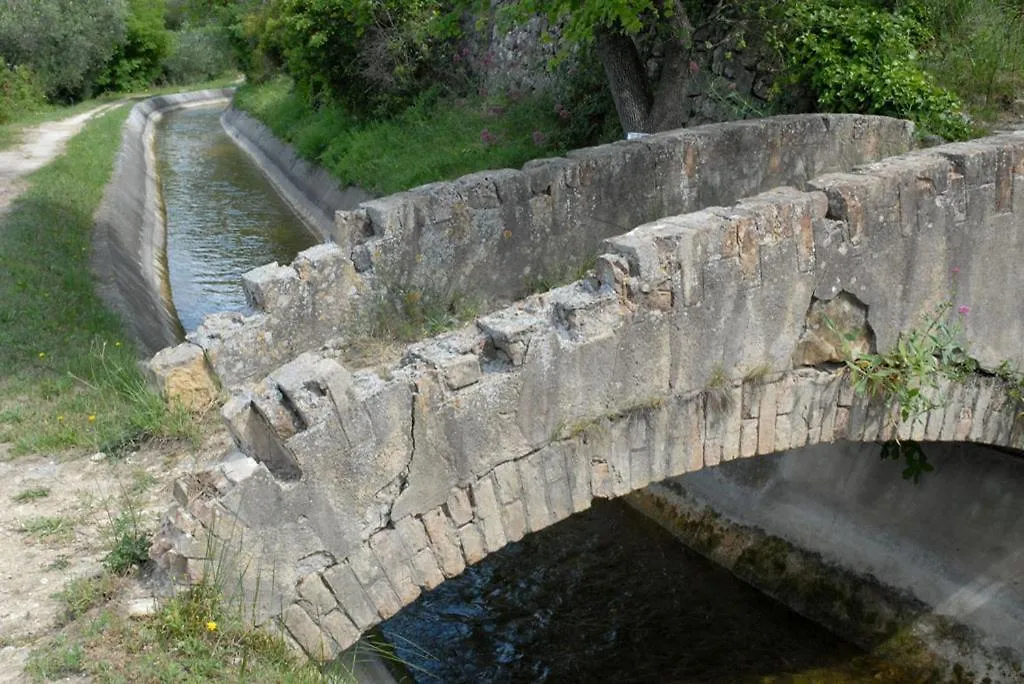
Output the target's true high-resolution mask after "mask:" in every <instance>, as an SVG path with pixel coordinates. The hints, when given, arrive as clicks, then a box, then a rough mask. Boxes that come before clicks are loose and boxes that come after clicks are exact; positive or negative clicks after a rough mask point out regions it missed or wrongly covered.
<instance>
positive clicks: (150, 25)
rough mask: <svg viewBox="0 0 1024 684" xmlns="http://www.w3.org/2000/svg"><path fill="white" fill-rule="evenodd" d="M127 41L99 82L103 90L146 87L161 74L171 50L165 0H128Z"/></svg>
mask: <svg viewBox="0 0 1024 684" xmlns="http://www.w3.org/2000/svg"><path fill="white" fill-rule="evenodd" d="M127 3H128V14H127V16H126V17H125V35H124V39H123V40H122V41H121V42H120V43H118V44H117V47H116V48H115V50H114V54H113V55H112V56H111V58H110V60H109V61H108V62H107V65H106V68H105V69H104V70H103V73H101V74H100V75H99V77H98V78H97V80H96V85H97V86H98V87H99V88H100V89H101V90H113V91H126V90H138V89H140V88H145V87H146V86H147V85H149V84H150V83H153V82H154V81H155V80H156V79H157V77H158V76H159V75H160V71H161V65H162V63H163V61H164V59H165V58H166V57H167V55H168V54H169V53H170V49H171V34H170V32H169V31H168V30H167V28H166V27H165V26H164V15H165V13H166V11H167V7H166V5H165V4H164V0H127Z"/></svg>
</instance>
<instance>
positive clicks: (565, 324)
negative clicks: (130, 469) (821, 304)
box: [154, 136, 1024, 657]
mask: <svg viewBox="0 0 1024 684" xmlns="http://www.w3.org/2000/svg"><path fill="white" fill-rule="evenodd" d="M807 185H808V188H809V189H808V190H806V191H801V190H797V189H794V188H785V187H783V188H777V189H774V190H771V191H769V192H765V193H762V194H759V195H756V196H754V197H751V198H748V199H745V200H742V201H740V202H738V203H736V204H733V205H730V206H723V207H711V208H707V209H703V210H701V211H697V212H693V213H689V214H683V215H677V216H670V217H666V218H661V219H658V220H655V221H652V222H649V223H645V224H643V225H640V226H639V227H637V228H635V229H633V230H631V231H629V232H627V233H624V234H622V235H618V236H614V237H611V238H609V239H607V240H606V241H605V242H604V243H603V254H602V256H601V257H599V258H598V261H597V266H596V269H595V274H594V275H593V277H589V278H587V279H584V280H582V281H578V282H575V283H572V284H571V285H568V286H565V287H561V288H558V289H556V290H553V291H551V292H549V293H545V294H543V295H535V296H532V297H529V298H526V299H524V300H522V301H520V302H518V303H516V304H515V305H514V306H511V307H509V308H506V309H503V310H501V311H498V312H496V313H493V314H491V315H488V316H485V317H482V318H480V319H479V320H477V321H476V322H475V323H474V324H473V325H470V326H467V327H466V328H464V329H462V330H459V331H456V332H454V333H450V334H447V335H444V336H441V337H438V338H435V339H432V340H428V341H425V342H421V343H418V344H415V345H412V346H410V347H409V348H408V350H407V353H406V356H405V358H404V360H403V361H402V362H401V363H399V364H397V365H395V366H394V367H392V368H390V369H389V370H387V371H386V372H384V371H373V372H371V371H357V372H350V371H349V370H348V369H345V368H344V367H343V366H342V365H341V364H340V363H338V361H337V359H336V358H334V357H332V353H331V352H329V351H325V352H320V353H309V354H304V355H301V356H300V357H298V358H297V359H296V360H294V361H292V362H290V363H288V364H285V365H284V366H281V367H280V368H278V369H277V370H275V371H273V372H272V373H270V375H269V376H267V377H266V378H265V379H264V380H263V381H261V382H260V383H258V384H256V385H255V386H253V387H252V388H250V389H249V390H246V391H244V392H241V393H239V394H238V395H236V396H235V398H234V399H232V400H231V402H229V403H228V404H227V405H226V406H225V409H224V415H225V418H226V420H227V421H228V424H229V427H230V429H231V431H232V434H233V435H234V437H235V440H236V442H237V444H238V446H239V449H240V452H239V454H238V455H237V456H236V457H235V458H234V459H233V460H231V461H230V462H229V463H227V464H225V465H224V466H222V467H220V468H218V469H215V470H214V471H211V472H210V473H207V474H205V475H204V476H202V477H200V478H198V480H197V481H196V482H193V483H192V484H187V483H186V484H185V485H183V486H182V487H180V488H179V492H178V505H177V506H176V507H175V508H174V509H173V510H172V512H171V514H170V516H169V519H168V524H167V526H166V528H165V531H164V533H163V534H162V536H161V538H160V539H158V541H157V543H156V546H155V548H154V553H155V554H156V555H157V556H159V557H160V558H162V560H163V562H164V563H165V564H166V565H168V566H169V567H172V568H173V569H175V570H176V571H177V572H179V573H182V574H184V575H188V576H193V577H194V576H196V575H198V574H200V573H201V572H202V569H203V567H204V563H205V562H206V561H205V560H204V559H205V558H206V557H207V556H208V553H209V549H210V548H211V545H209V544H207V543H205V541H204V539H205V538H206V535H207V534H208V533H210V532H211V531H213V532H214V533H215V534H216V535H219V538H221V539H222V540H228V541H225V542H224V543H223V544H222V545H221V546H220V547H218V548H221V549H222V551H221V557H224V558H227V559H229V560H231V559H233V560H234V562H237V564H238V567H240V568H244V567H248V568H250V569H251V570H252V571H253V572H255V571H256V570H257V569H259V568H261V567H263V568H264V569H265V568H266V567H268V565H272V566H273V568H274V572H273V584H274V586H273V587H272V590H270V589H271V588H270V587H268V586H267V584H266V583H267V577H269V576H270V573H269V571H266V572H263V573H262V575H261V577H262V578H263V584H264V586H263V587H262V589H261V592H262V593H261V594H260V595H261V596H262V597H264V599H266V600H265V602H264V604H263V605H262V606H261V607H262V609H263V611H264V613H263V614H264V615H266V616H280V618H281V624H282V625H283V627H284V629H285V631H286V634H287V635H289V638H292V639H294V640H295V641H296V642H297V643H298V645H299V646H301V647H302V648H303V649H305V651H306V652H307V653H309V654H310V655H311V656H314V657H329V656H330V655H332V654H333V653H336V652H337V651H338V650H339V649H342V648H345V647H346V646H348V645H349V644H351V643H352V641H353V640H354V639H355V638H356V637H357V636H358V635H359V634H360V633H361V632H362V631H364V630H365V629H367V628H368V627H369V626H371V625H372V624H375V623H376V622H378V621H379V620H382V619H386V618H387V617H389V616H390V615H392V614H394V612H396V611H397V610H398V609H400V608H401V606H403V605H406V604H407V603H409V602H410V601H412V600H415V598H416V597H417V596H418V595H419V594H420V593H421V591H422V590H424V589H429V588H431V587H433V586H436V584H437V583H439V582H440V581H442V580H443V579H444V578H445V577H450V576H453V575H455V574H458V573H459V572H461V570H462V569H463V568H464V567H465V565H466V564H471V563H475V562H477V561H479V560H480V559H481V558H483V557H484V556H485V555H486V554H487V553H490V552H493V551H494V550H496V549H498V548H500V547H501V546H503V545H504V544H506V543H507V542H508V541H514V540H516V539H519V538H521V537H522V535H524V534H526V533H528V532H529V531H534V530H537V529H541V528H542V527H544V526H546V525H549V524H552V523H553V522H556V521H557V520H559V519H562V518H564V517H566V516H567V515H570V514H571V513H572V512H574V511H577V510H580V509H581V508H585V507H586V506H588V505H589V502H590V501H591V499H592V498H594V497H616V496H621V495H623V494H626V493H628V492H630V491H634V490H636V489H639V488H642V487H645V486H647V485H648V484H649V483H651V482H657V481H659V480H661V479H664V478H665V477H669V476H672V475H678V474H681V473H685V472H689V471H693V470H697V469H701V468H706V467H714V466H716V465H718V464H719V463H721V462H722V461H728V460H732V459H735V458H741V457H751V456H755V455H759V454H768V453H772V452H775V451H780V450H785V449H790V448H797V447H801V446H804V445H807V444H816V443H830V442H834V441H839V440H848V441H854V442H859V441H876V440H888V439H892V438H893V437H895V436H899V437H900V438H901V439H913V440H919V441H974V442H979V443H985V444H992V445H998V446H1003V447H1014V448H1020V447H1022V446H1024V441H1022V440H1024V429H1022V425H1021V423H1020V421H1019V420H1018V413H1019V409H1018V406H1017V405H1016V404H1015V403H1013V402H1012V401H1011V399H1010V398H1009V397H1008V396H1007V393H1006V391H1005V388H1004V387H1003V385H1002V382H1001V381H1000V380H999V379H998V378H996V377H993V376H978V377H976V378H973V379H971V380H970V381H968V382H964V383H959V384H955V385H947V386H944V387H943V388H941V390H940V392H939V393H938V397H941V398H943V399H944V401H943V402H942V407H941V408H939V409H936V410H933V411H931V412H929V413H928V414H927V415H926V416H924V417H923V418H922V419H920V420H917V421H914V422H912V423H909V424H899V423H898V421H896V420H895V418H896V415H897V414H896V413H894V410H893V409H892V408H891V407H887V406H885V405H884V404H883V403H881V402H871V401H869V400H868V399H867V398H865V397H861V396H857V395H855V393H854V392H853V391H852V389H851V387H850V385H849V383H848V381H847V380H846V379H845V378H844V377H843V376H842V374H840V373H837V372H835V371H833V370H830V369H829V368H828V367H824V368H822V367H813V368H812V367H805V366H802V361H803V360H804V357H803V356H802V354H798V353H797V352H798V350H799V349H800V348H801V340H804V339H806V338H805V334H806V332H807V327H808V314H809V312H810V311H812V310H813V308H814V307H812V304H813V303H814V302H815V301H830V300H833V299H837V298H841V299H843V300H844V301H848V302H851V303H852V306H853V307H854V308H856V307H857V306H859V305H860V304H862V305H863V307H864V316H863V320H864V326H865V330H866V331H867V332H868V333H870V334H869V335H868V336H867V339H869V340H871V339H873V340H874V341H875V343H876V344H877V345H878V347H879V348H882V349H887V348H889V347H891V346H892V345H893V344H894V342H895V340H896V337H897V335H898V334H899V332H900V331H902V330H906V329H908V328H911V327H914V326H916V325H918V324H919V323H920V321H921V317H922V316H923V315H924V314H926V313H928V312H930V311H932V310H933V309H934V307H935V306H936V305H937V304H939V303H942V302H946V301H953V302H955V303H957V304H958V305H960V304H962V305H963V306H969V307H970V312H969V313H968V314H965V318H964V322H965V325H966V329H967V334H968V336H969V338H970V339H971V340H972V341H974V342H975V347H974V353H975V354H976V356H977V357H978V359H979V360H980V361H981V363H982V365H983V367H985V368H987V369H989V370H992V369H994V368H996V367H997V366H998V365H999V364H1000V363H1001V362H1003V361H1004V360H1005V361H1008V362H1010V363H1011V364H1015V365H1017V367H1020V366H1021V365H1022V364H1024V349H1022V348H1021V345H1020V343H1019V341H1020V339H1022V338H1024V319H1022V317H1021V315H1020V313H1021V312H1020V304H1019V302H1021V301H1024V281H1022V280H1020V279H1016V278H1012V277H1009V276H1008V275H1007V274H1009V273H1012V272H1013V271H1012V269H1013V267H1014V265H1015V264H1016V263H1017V262H1019V261H1020V259H1021V257H1022V256H1024V244H1022V243H1021V240H1022V238H1021V237H1020V235H1021V233H1022V230H1021V229H1022V227H1024V195H1022V192H1024V136H1001V137H993V138H988V139H984V140H979V141H974V142H971V143H963V144H956V145H948V146H944V147H940V148H935V149H932V150H927V151H920V152H912V153H908V154H904V155H901V156H898V157H893V158H889V159H886V160H883V161H881V162H878V163H876V164H871V165H868V166H865V167H862V168H860V169H858V170H856V171H855V172H853V173H844V174H838V175H837V174H828V175H824V176H820V177H818V178H815V179H813V180H812V181H811V182H809V183H808V184H807ZM858 303H860V304H858ZM953 315H959V314H955V313H954V314H953ZM853 318H854V319H855V318H856V317H853ZM239 530H240V531H242V532H241V534H239V533H238V531H239ZM232 535H234V536H232ZM239 538H244V543H242V544H238V545H232V542H231V540H237V539H239ZM250 577H251V576H250ZM249 589H250V590H252V589H253V587H252V585H250V587H249ZM267 597H273V598H267Z"/></svg>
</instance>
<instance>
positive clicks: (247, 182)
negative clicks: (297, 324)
mask: <svg viewBox="0 0 1024 684" xmlns="http://www.w3.org/2000/svg"><path fill="white" fill-rule="evenodd" d="M223 109H224V108H223V106H220V107H199V108H193V109H180V110H177V111H172V112H169V113H167V114H166V115H165V116H164V118H163V119H162V120H161V121H160V123H159V125H158V128H157V134H156V150H157V161H158V168H159V170H160V176H161V181H162V183H163V192H164V203H165V205H166V211H167V265H168V273H169V277H170V283H171V295H172V297H173V300H174V306H175V307H176V308H177V310H178V317H179V319H180V320H181V324H182V326H183V327H184V328H185V330H186V331H187V332H191V331H193V330H195V329H196V327H197V326H198V325H199V323H200V322H201V321H202V319H203V316H205V315H206V314H208V313H213V312H216V311H246V310H247V307H246V303H245V295H244V294H243V292H242V285H241V278H240V276H241V274H242V273H245V272H246V271H248V270H249V269H251V268H254V267H256V266H262V265H263V264H266V263H269V262H271V261H277V262H278V263H282V264H286V263H290V262H291V261H292V259H293V258H294V257H295V255H296V254H297V253H298V252H300V251H302V250H303V249H306V248H307V247H311V246H312V245H314V244H316V243H317V239H316V238H315V237H314V236H313V234H312V233H310V232H309V231H308V230H307V229H306V228H305V226H304V225H303V224H302V222H301V221H299V219H298V218H297V217H296V216H295V214H293V213H292V211H291V210H290V209H289V208H288V205H287V204H285V202H284V201H283V200H282V199H281V197H280V196H279V195H278V194H277V192H276V191H275V190H274V188H273V187H272V186H271V185H270V183H269V182H268V181H267V180H266V178H264V176H263V174H262V173H260V171H259V169H257V168H256V166H255V165H254V164H253V163H252V161H251V160H250V159H249V157H247V156H246V154H245V153H244V152H242V150H240V149H239V148H238V147H237V146H236V145H235V144H234V143H233V142H232V141H231V138H229V137H228V135H227V134H226V133H225V132H224V130H223V129H222V128H221V125H220V114H221V112H222V111H223Z"/></svg>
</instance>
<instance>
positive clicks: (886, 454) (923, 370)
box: [826, 302, 1024, 483]
mask: <svg viewBox="0 0 1024 684" xmlns="http://www.w3.org/2000/svg"><path fill="white" fill-rule="evenodd" d="M969 313H970V307H968V306H966V305H963V304H961V305H958V306H955V310H954V304H953V303H952V302H943V303H941V304H939V305H938V306H937V307H936V308H935V309H934V310H933V311H931V312H929V313H928V314H927V315H926V316H924V317H923V318H922V325H921V326H920V327H917V328H912V329H911V330H908V331H905V332H901V333H900V335H899V337H898V338H897V340H896V344H895V346H894V347H893V348H892V349H891V350H889V351H887V352H884V353H866V352H858V351H856V350H854V349H853V348H852V347H851V346H849V345H847V346H846V348H845V350H844V357H845V358H844V363H845V365H846V369H847V371H848V372H849V374H850V378H851V381H852V383H853V388H854V390H855V391H856V392H857V394H859V395H861V396H868V397H873V398H878V399H881V400H882V401H885V402H887V404H888V405H890V406H892V407H894V408H895V409H896V412H897V416H892V415H889V416H888V418H887V420H890V421H892V423H893V427H897V426H898V425H899V424H907V425H913V424H914V423H915V422H917V421H919V420H924V418H925V416H926V414H927V413H928V412H929V411H932V410H935V409H939V408H941V407H942V406H943V403H942V402H943V397H942V392H943V386H944V385H945V384H947V383H960V382H963V381H964V380H966V379H967V378H968V377H970V376H971V375H973V374H975V373H977V372H979V370H980V368H979V365H978V362H977V361H976V360H975V359H974V358H973V357H971V355H970V352H969V345H968V343H967V340H966V337H965V334H964V324H963V317H964V316H966V315H968V314H969ZM826 323H827V324H828V325H829V327H831V328H832V329H833V330H834V331H835V332H836V333H837V334H839V335H840V336H842V337H843V339H844V340H847V341H850V342H852V341H853V340H854V339H856V336H857V333H856V332H853V333H844V332H843V331H840V330H837V329H836V328H835V325H834V324H833V323H832V322H831V321H828V319H826ZM996 375H997V377H999V378H1000V379H1001V380H1002V381H1003V383H1004V385H1005V391H1006V393H1007V396H1008V397H1009V398H1010V399H1011V400H1013V401H1016V402H1018V403H1024V402H1022V399H1021V398H1022V397H1024V393H1022V387H1024V375H1021V374H1020V373H1017V372H1016V371H1015V370H1014V369H1012V368H1010V367H1009V365H1008V364H1006V363H1004V364H1003V365H1002V366H1000V367H999V369H997V371H996ZM881 457H882V458H883V459H892V460H896V461H900V460H902V461H903V463H904V465H905V467H904V469H903V478H904V479H907V480H913V481H914V482H915V483H916V482H918V481H919V480H920V478H921V476H922V475H923V474H924V473H928V472H931V471H932V470H934V467H933V466H932V465H931V463H929V462H928V457H927V455H926V454H925V453H924V451H923V450H922V449H921V447H920V445H918V444H917V443H916V442H912V441H909V440H901V439H899V438H897V439H894V440H892V441H890V442H887V443H886V444H884V445H883V447H882V451H881Z"/></svg>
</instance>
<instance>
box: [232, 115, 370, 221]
mask: <svg viewBox="0 0 1024 684" xmlns="http://www.w3.org/2000/svg"><path fill="white" fill-rule="evenodd" d="M220 120H221V124H222V125H223V126H224V130H225V131H226V132H227V134H228V135H229V136H231V139H232V140H234V141H235V143H236V144H237V145H238V146H239V147H240V148H242V149H243V150H244V151H245V152H246V154H248V155H249V156H250V157H251V158H252V159H253V161H254V162H255V163H256V165H257V166H258V167H259V168H260V170H261V171H263V173H264V175H266V177H267V178H268V179H269V180H270V182H271V184H272V185H273V186H274V187H275V188H276V189H277V191H278V193H279V194H280V195H281V197H282V198H284V200H285V202H286V203H287V204H288V205H289V206H290V207H291V208H292V211H294V212H295V214H296V215H297V216H298V217H299V218H301V219H302V221H303V223H305V224H306V226H307V227H308V228H309V229H310V230H311V231H312V232H313V234H314V235H316V236H317V237H318V238H319V239H320V240H322V241H326V240H334V241H337V240H338V236H337V235H336V234H335V227H334V214H335V212H337V211H343V210H348V209H352V208H354V207H355V206H356V205H358V204H359V203H360V202H364V201H366V200H369V199H371V198H372V197H373V195H372V194H370V193H369V192H367V191H365V190H363V189H362V188H358V187H354V186H348V187H342V186H341V185H340V184H339V183H338V181H337V179H335V178H334V176H332V175H331V174H330V173H328V172H327V170H325V169H323V168H321V167H319V166H315V165H313V164H310V163H309V162H307V161H306V160H304V159H302V158H301V157H299V155H298V153H297V152H296V151H295V148H293V147H292V146H291V145H288V144H286V143H284V142H282V141H281V140H279V139H278V138H276V137H274V134H273V133H272V132H271V131H270V129H269V128H267V127H266V126H264V125H263V124H262V123H260V122H259V121H257V120H256V119H254V118H253V117H251V116H249V115H248V114H246V113H245V112H243V111H241V110H239V109H235V108H234V107H229V108H228V109H226V110H224V113H223V114H222V115H221V119H220Z"/></svg>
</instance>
